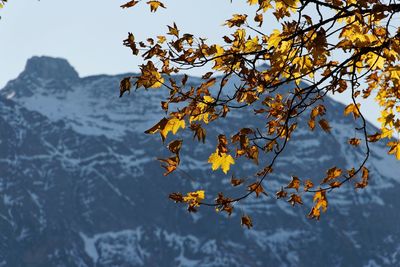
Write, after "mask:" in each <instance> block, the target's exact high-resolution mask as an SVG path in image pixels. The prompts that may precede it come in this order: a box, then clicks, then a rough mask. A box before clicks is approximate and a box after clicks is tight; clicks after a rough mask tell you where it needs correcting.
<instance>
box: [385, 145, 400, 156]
mask: <svg viewBox="0 0 400 267" xmlns="http://www.w3.org/2000/svg"><path fill="white" fill-rule="evenodd" d="M387 146H389V147H390V150H389V152H388V153H389V154H395V155H396V158H397V159H398V160H400V142H389V143H388V144H387Z"/></svg>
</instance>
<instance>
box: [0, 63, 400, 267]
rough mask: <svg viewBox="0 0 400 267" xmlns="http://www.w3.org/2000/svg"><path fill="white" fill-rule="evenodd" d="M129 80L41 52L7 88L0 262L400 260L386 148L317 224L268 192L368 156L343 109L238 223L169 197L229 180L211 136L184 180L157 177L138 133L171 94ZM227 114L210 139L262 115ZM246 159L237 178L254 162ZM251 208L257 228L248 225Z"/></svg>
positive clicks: (301, 136)
mask: <svg viewBox="0 0 400 267" xmlns="http://www.w3.org/2000/svg"><path fill="white" fill-rule="evenodd" d="M126 75H127V74H125V75H118V76H108V75H98V76H90V77H84V78H80V77H79V75H78V74H77V72H76V71H75V70H74V69H73V68H72V67H71V66H70V65H69V63H68V62H67V61H66V60H64V59H58V58H49V57H34V58H32V59H30V60H29V61H28V62H27V65H26V68H25V70H24V71H23V72H22V73H21V74H20V75H19V76H18V78H16V79H15V80H12V81H10V82H9V83H8V84H7V85H6V87H5V88H4V89H2V90H1V91H0V94H1V96H0V266H12V267H19V266H38V267H39V266H40V267H46V266H68V267H69V266H208V267H217V266H238V267H244V266H398V265H400V226H399V224H398V221H399V219H400V215H399V213H398V210H399V208H400V202H399V201H398V199H397V195H398V193H397V191H398V188H399V186H400V184H399V183H400V177H399V171H400V163H399V162H396V160H395V159H394V158H393V157H390V156H388V155H387V154H386V150H387V149H386V148H385V146H384V145H383V144H379V143H375V144H373V145H372V158H371V160H370V161H369V162H368V168H369V169H370V172H371V181H370V186H369V187H368V189H366V190H359V191H354V190H353V186H352V185H351V184H349V185H347V186H345V187H344V188H343V189H342V188H341V189H340V190H338V191H337V192H336V194H334V196H332V197H330V196H329V197H330V208H329V210H328V212H327V214H324V216H323V218H322V219H321V221H319V222H315V221H311V220H308V219H307V218H306V216H305V214H306V213H307V212H308V210H309V208H310V206H309V205H305V207H294V208H292V207H290V204H289V203H287V202H285V201H282V200H276V199H275V198H274V196H273V192H275V191H277V190H278V189H279V187H280V185H281V184H284V183H285V182H286V183H287V182H288V181H289V180H290V175H291V174H298V175H300V176H301V177H308V176H309V175H310V174H313V176H315V177H316V178H322V177H323V175H324V171H325V170H326V169H328V168H330V167H332V166H335V165H336V166H341V167H350V166H353V165H354V164H357V162H358V161H359V160H360V159H361V158H362V151H361V148H360V150H354V149H352V148H350V147H349V146H348V145H347V144H346V142H347V139H348V138H350V137H354V134H355V132H354V125H353V123H354V121H353V120H352V119H351V118H343V116H342V113H343V106H342V105H341V104H339V103H336V102H334V101H333V100H330V99H327V100H326V102H325V105H326V106H327V108H328V115H327V116H328V117H327V119H328V120H329V121H330V123H331V126H333V129H332V134H326V133H324V132H322V131H317V132H310V131H309V130H308V129H307V125H306V121H301V122H300V125H299V126H300V127H299V129H298V130H297V133H296V138H292V141H291V142H290V146H289V147H288V150H287V151H286V153H285V154H284V155H283V157H282V158H280V159H279V161H278V162H277V166H276V169H275V172H274V173H275V174H274V180H271V181H267V182H266V184H265V187H266V188H267V191H268V192H269V193H271V194H270V197H268V198H266V197H263V198H258V199H256V198H251V199H248V200H246V201H245V202H244V203H242V204H240V206H237V208H236V212H235V213H234V214H233V215H232V216H231V217H230V218H227V217H226V216H224V215H221V214H216V213H215V211H213V210H212V209H207V208H201V209H200V212H198V213H196V214H188V213H187V212H186V210H185V208H184V207H180V206H178V205H176V204H174V203H172V202H170V201H168V200H167V196H168V194H169V193H170V192H176V191H181V192H186V191H192V190H198V189H199V186H202V188H203V189H205V190H206V192H210V194H215V193H216V192H218V191H220V190H223V189H225V188H226V187H227V184H228V183H229V180H228V178H227V177H226V176H223V175H221V174H222V173H219V172H211V171H210V167H209V166H208V164H207V163H206V159H207V157H208V155H209V154H210V153H211V152H212V151H213V150H214V149H215V143H213V142H212V141H213V140H207V141H206V144H205V145H198V144H197V143H194V142H193V143H190V142H189V144H186V146H184V148H183V151H182V152H181V153H182V169H183V170H184V171H186V172H188V173H190V177H189V176H187V175H185V174H184V173H183V172H176V173H174V174H173V175H170V176H167V177H164V176H162V173H163V170H162V169H161V168H160V167H159V163H158V162H157V161H156V160H155V158H156V157H158V156H164V155H167V152H166V150H165V148H163V147H162V146H161V145H160V141H159V140H158V139H159V137H158V136H145V135H144V134H143V131H144V130H145V129H147V128H148V127H149V126H152V125H153V124H154V123H156V122H157V121H158V119H159V118H160V116H162V112H161V110H160V107H159V102H160V99H161V98H162V96H163V94H164V91H163V90H162V89H159V90H149V91H145V90H138V91H135V92H132V93H131V94H130V95H129V96H126V97H123V98H118V90H119V88H118V84H119V81H120V79H121V78H122V77H125V76H126ZM189 82H191V83H193V84H198V83H199V82H200V79H198V78H190V79H189ZM232 116H235V120H234V121H232V122H229V123H228V122H227V121H224V120H221V122H219V123H218V124H217V125H215V126H211V128H210V129H208V132H209V133H210V136H211V135H212V133H218V132H223V133H226V134H230V133H232V132H233V131H234V129H236V128H238V127H239V125H240V126H241V127H243V126H251V123H252V122H253V123H254V119H253V118H251V119H250V118H246V117H244V116H245V115H243V113H238V114H232ZM369 127H370V129H371V132H373V126H372V125H370V126H369ZM189 139H190V138H189ZM236 165H240V164H236ZM240 166H241V167H240V168H239V167H238V166H235V168H234V170H233V171H234V172H235V174H236V175H238V176H248V174H249V173H251V174H252V173H253V172H255V171H256V170H257V168H256V166H254V165H252V164H251V163H247V164H244V165H240ZM310 197H311V196H309V197H307V196H305V198H306V199H309V198H310ZM243 213H249V214H250V215H251V216H252V218H253V220H254V228H253V229H251V230H247V229H243V228H242V227H241V226H240V216H241V215H242V214H243Z"/></svg>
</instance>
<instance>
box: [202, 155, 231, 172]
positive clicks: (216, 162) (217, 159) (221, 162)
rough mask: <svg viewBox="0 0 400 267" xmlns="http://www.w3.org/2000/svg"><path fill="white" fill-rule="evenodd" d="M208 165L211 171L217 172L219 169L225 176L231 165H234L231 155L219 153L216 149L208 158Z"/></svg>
mask: <svg viewBox="0 0 400 267" xmlns="http://www.w3.org/2000/svg"><path fill="white" fill-rule="evenodd" d="M208 163H211V164H212V166H211V168H212V170H213V171H215V170H218V169H219V168H221V169H222V171H223V172H224V173H225V174H226V173H228V171H229V169H230V167H231V165H232V164H235V160H234V159H233V158H232V156H231V155H229V154H227V153H219V152H218V149H217V150H215V152H214V153H212V154H211V156H210V157H209V158H208Z"/></svg>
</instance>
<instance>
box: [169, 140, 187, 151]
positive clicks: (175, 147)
mask: <svg viewBox="0 0 400 267" xmlns="http://www.w3.org/2000/svg"><path fill="white" fill-rule="evenodd" d="M182 142H183V140H174V141H172V142H171V143H169V144H168V149H169V151H171V152H172V153H174V154H179V151H180V150H181V147H182Z"/></svg>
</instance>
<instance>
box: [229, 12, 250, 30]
mask: <svg viewBox="0 0 400 267" xmlns="http://www.w3.org/2000/svg"><path fill="white" fill-rule="evenodd" d="M246 18H247V15H241V14H233V17H232V18H231V19H228V20H227V21H226V23H225V24H224V25H227V26H228V27H229V28H232V27H233V26H236V27H240V26H242V24H244V23H245V22H246Z"/></svg>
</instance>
